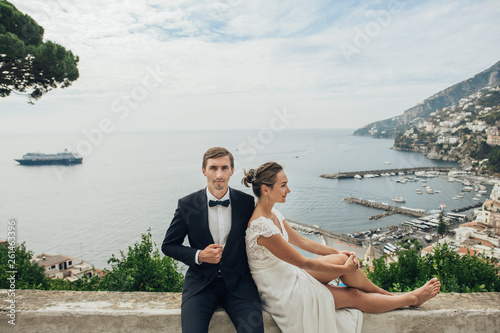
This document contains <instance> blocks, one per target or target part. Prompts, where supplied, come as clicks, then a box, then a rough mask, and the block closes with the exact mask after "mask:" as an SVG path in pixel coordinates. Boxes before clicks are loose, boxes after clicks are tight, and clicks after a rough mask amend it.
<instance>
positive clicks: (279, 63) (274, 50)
mask: <svg viewBox="0 0 500 333" xmlns="http://www.w3.org/2000/svg"><path fill="white" fill-rule="evenodd" d="M12 3H14V5H16V6H17V7H18V9H20V10H21V11H23V12H26V13H27V14H28V15H30V16H32V17H33V18H34V19H35V20H36V21H37V22H39V23H40V24H41V25H42V26H43V27H44V28H45V37H46V39H49V40H53V41H55V42H57V43H59V44H62V45H63V46H65V47H66V48H68V49H71V50H72V51H73V52H74V53H75V54H77V55H78V56H79V57H80V64H79V70H80V78H79V80H78V81H77V82H75V83H74V84H73V86H71V87H70V88H67V89H64V90H60V89H57V90H54V91H53V92H51V93H49V94H48V95H47V96H44V97H43V98H42V100H40V101H39V102H37V105H35V107H34V108H36V109H37V110H39V112H40V113H43V112H45V111H44V110H47V109H51V108H57V109H61V110H64V109H66V110H68V111H67V112H68V113H71V116H68V118H72V119H79V117H81V118H82V119H87V118H88V116H84V115H83V113H89V112H90V113H95V114H102V115H103V116H104V115H106V114H109V113H110V112H112V109H113V106H114V105H116V101H117V100H118V101H122V99H124V98H126V97H124V96H128V95H130V94H131V92H133V91H134V89H136V90H137V89H139V88H140V87H141V84H142V82H143V81H144V79H145V77H146V76H147V75H148V73H149V72H150V71H151V70H153V69H155V68H161V72H162V78H161V84H158V85H157V86H155V87H154V89H149V90H148V93H147V97H146V98H145V99H143V100H141V101H140V103H137V107H136V108H134V112H136V114H137V117H135V118H134V119H135V120H134V122H133V123H132V122H130V124H128V125H127V126H126V128H127V129H133V128H134V124H137V126H136V127H137V129H148V128H154V129H158V128H160V127H161V126H162V125H161V124H162V123H164V124H167V123H168V124H169V126H170V127H174V128H180V127H189V128H197V127H200V128H203V127H204V126H217V121H216V120H213V119H214V117H212V116H213V115H218V116H219V117H222V118H224V119H228V120H230V121H229V124H230V125H232V126H234V127H236V128H239V127H241V126H242V124H241V122H238V121H237V117H234V114H235V113H236V114H240V115H242V114H243V115H245V114H246V113H249V112H253V114H254V117H255V118H258V117H265V116H266V115H267V114H269V112H271V111H272V109H273V108H275V107H283V106H285V105H286V106H288V107H291V108H294V109H296V110H297V113H298V114H300V115H303V121H297V123H296V124H295V125H294V126H297V127H300V126H304V127H361V126H363V125H365V124H366V123H368V122H370V121H375V120H379V119H384V118H388V117H392V116H394V115H397V114H400V113H402V112H403V111H404V110H405V109H407V108H409V107H412V106H413V105H414V104H415V103H418V102H420V101H421V100H423V99H425V98H427V97H428V96H430V95H432V94H433V93H436V92H437V91H438V90H440V89H444V88H446V87H447V86H449V85H451V84H454V83H457V82H459V81H461V80H464V79H467V78H468V77H470V76H472V75H474V74H476V73H478V72H480V71H482V70H484V69H486V68H488V67H489V66H491V65H493V64H494V63H495V62H496V61H498V55H499V54H500V52H499V51H500V45H499V44H498V41H497V40H496V39H497V38H496V36H498V35H499V34H500V23H499V22H498V17H499V14H500V13H499V11H500V9H499V7H498V6H497V5H496V2H495V1H489V0H484V1H458V2H457V1H451V0H450V1H423V2H418V3H415V2H406V1H392V0H391V1H371V2H357V3H351V2H348V1H336V2H331V1H295V2H293V4H290V3H285V2H278V1H244V0H226V1H224V0H220V1H199V0H196V1H195V0H193V1H182V0H178V1H168V2H166V1H159V0H147V1H140V2H137V1H129V0H110V1H107V2H101V1H96V0H88V1H70V0H23V1H21V0H13V1H12ZM346 49H347V50H348V51H350V52H346ZM138 87H139V88H138ZM2 103H3V104H5V103H7V104H6V105H8V106H9V109H11V110H12V109H13V110H16V112H19V118H18V120H17V121H16V117H15V116H12V117H9V119H8V120H9V121H8V124H7V123H5V122H3V123H4V124H5V125H0V128H2V129H4V128H5V129H9V130H14V131H15V130H16V128H18V130H21V129H22V128H26V127H27V126H28V125H29V121H28V119H29V117H25V116H26V115H27V114H29V112H31V111H27V110H29V108H28V109H27V108H26V107H25V106H24V101H23V100H22V99H19V98H10V97H9V98H7V99H4V100H3V101H2ZM26 112H28V113H26ZM163 112H164V113H163ZM173 112H175V118H171V119H172V121H173V122H174V124H172V121H170V122H169V121H163V122H161V121H160V119H161V118H162V117H161V115H162V113H163V114H164V115H165V117H172V113H173ZM306 114H307V115H308V116H306ZM348 114H353V115H356V117H354V118H353V117H349V116H348ZM61 116H62V117H63V115H61ZM215 118H217V117H215ZM166 119H167V118H165V120H166ZM193 119H203V122H202V123H197V122H196V121H193ZM315 119H317V120H315ZM26 121H28V123H26ZM260 123H261V122H259V121H258V120H253V121H251V122H249V123H247V124H245V125H247V126H260V125H259V124H260ZM21 124H22V126H21ZM27 124H28V125H27ZM176 124H178V126H177V125H176ZM77 126H78V125H77V124H75V127H77ZM169 126H166V125H165V128H166V129H167V128H170V127H169ZM28 127H29V126H28ZM54 130H55V129H54Z"/></svg>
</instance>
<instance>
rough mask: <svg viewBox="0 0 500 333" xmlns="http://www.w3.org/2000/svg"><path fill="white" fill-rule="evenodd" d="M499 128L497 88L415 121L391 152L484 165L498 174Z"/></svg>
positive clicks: (489, 88)
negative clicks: (403, 152) (405, 151)
mask: <svg viewBox="0 0 500 333" xmlns="http://www.w3.org/2000/svg"><path fill="white" fill-rule="evenodd" d="M499 127H500V85H497V86H487V87H484V88H482V89H480V90H479V91H478V92H475V93H473V94H471V95H468V96H467V97H464V98H461V99H460V100H459V101H458V102H457V103H454V104H451V105H447V106H445V107H443V108H437V109H435V110H434V111H433V112H431V113H430V114H428V115H427V116H426V117H418V118H414V120H413V121H412V123H411V124H410V125H408V126H407V128H406V129H405V130H404V131H403V132H400V133H398V134H397V135H396V137H395V139H394V147H393V148H394V149H401V150H413V151H420V152H422V153H423V154H424V155H425V156H427V157H428V158H432V159H442V160H448V161H455V162H461V163H462V164H464V165H475V166H479V164H481V163H485V165H487V164H489V168H490V169H492V170H491V171H494V172H498V170H500V155H499V152H500V135H499ZM485 159H488V161H486V160H485ZM480 160H485V161H480ZM497 169H498V170H497Z"/></svg>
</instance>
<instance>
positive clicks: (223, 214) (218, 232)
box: [195, 187, 231, 265]
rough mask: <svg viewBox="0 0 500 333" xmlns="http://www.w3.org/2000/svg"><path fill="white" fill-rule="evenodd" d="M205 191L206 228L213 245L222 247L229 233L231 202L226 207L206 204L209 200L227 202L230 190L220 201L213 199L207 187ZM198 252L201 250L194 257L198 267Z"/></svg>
mask: <svg viewBox="0 0 500 333" xmlns="http://www.w3.org/2000/svg"><path fill="white" fill-rule="evenodd" d="M206 191H207V210H208V227H209V228H210V233H211V234H212V238H213V240H214V243H215V244H221V245H222V246H223V247H224V246H225V245H226V241H227V236H228V235H229V232H230V231H231V202H229V206H228V207H224V206H222V205H217V206H214V207H210V206H209V205H208V202H209V201H210V200H214V201H219V200H220V201H224V200H229V191H230V189H229V188H228V190H227V192H226V194H225V195H224V196H223V197H222V198H220V199H217V198H216V197H214V196H213V194H212V193H210V191H209V190H208V187H207V189H206ZM200 251H201V250H198V251H197V252H196V257H195V261H196V263H197V264H198V265H199V264H201V263H200V262H199V261H198V255H199V253H200Z"/></svg>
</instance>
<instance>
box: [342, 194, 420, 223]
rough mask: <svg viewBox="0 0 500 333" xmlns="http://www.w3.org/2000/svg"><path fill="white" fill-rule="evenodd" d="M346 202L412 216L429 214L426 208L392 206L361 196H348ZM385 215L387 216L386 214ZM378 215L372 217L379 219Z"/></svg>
mask: <svg viewBox="0 0 500 333" xmlns="http://www.w3.org/2000/svg"><path fill="white" fill-rule="evenodd" d="M343 200H344V201H346V202H351V203H355V204H358V205H362V206H365V207H370V208H376V209H380V210H385V211H387V212H391V213H392V214H403V215H408V216H412V217H423V216H426V215H428V214H427V213H426V212H425V210H423V209H415V208H407V207H396V206H391V205H389V204H387V203H384V202H383V203H378V202H375V201H373V200H364V199H360V198H352V197H347V198H344V199H343ZM384 216H387V214H385V215H384ZM378 218H380V217H378ZM378 218H376V217H372V218H371V219H378Z"/></svg>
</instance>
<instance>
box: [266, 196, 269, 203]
mask: <svg viewBox="0 0 500 333" xmlns="http://www.w3.org/2000/svg"><path fill="white" fill-rule="evenodd" d="M267 204H269V197H266V205H267Z"/></svg>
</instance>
